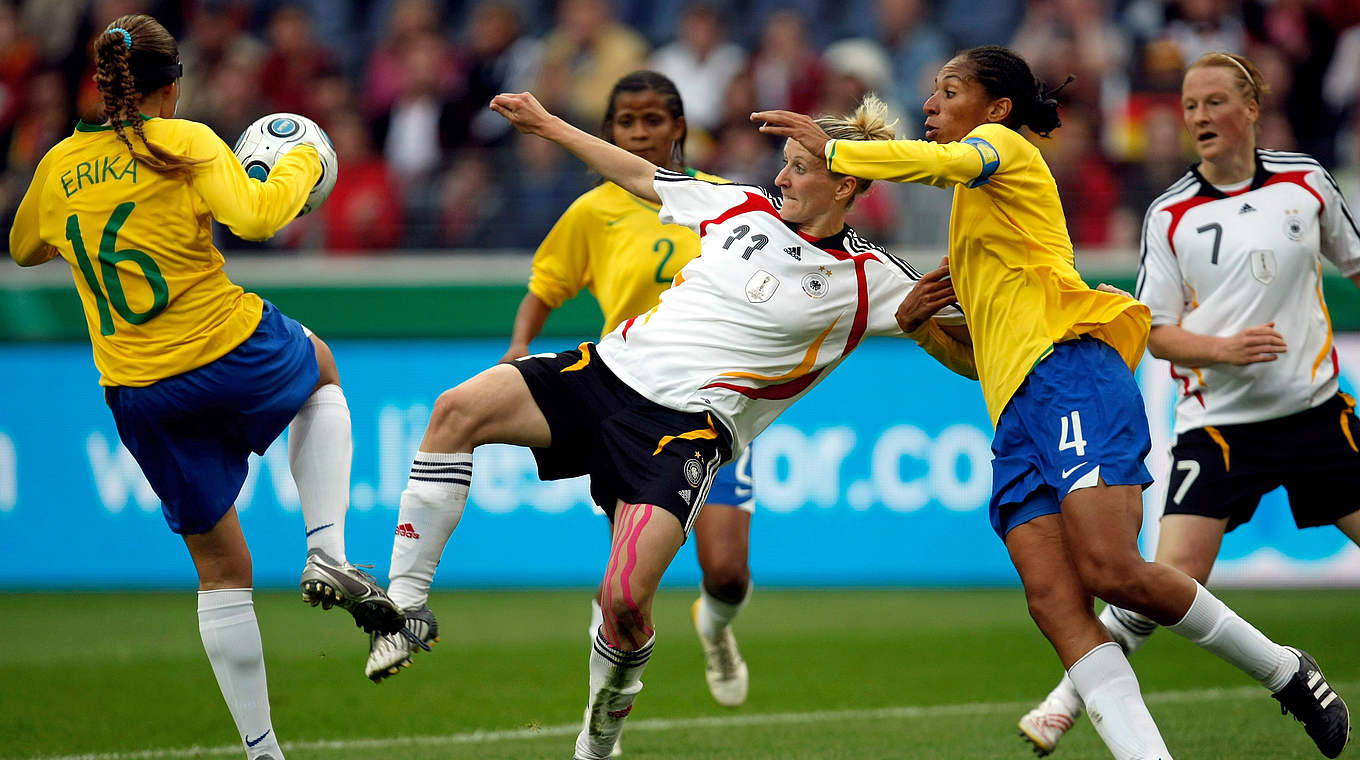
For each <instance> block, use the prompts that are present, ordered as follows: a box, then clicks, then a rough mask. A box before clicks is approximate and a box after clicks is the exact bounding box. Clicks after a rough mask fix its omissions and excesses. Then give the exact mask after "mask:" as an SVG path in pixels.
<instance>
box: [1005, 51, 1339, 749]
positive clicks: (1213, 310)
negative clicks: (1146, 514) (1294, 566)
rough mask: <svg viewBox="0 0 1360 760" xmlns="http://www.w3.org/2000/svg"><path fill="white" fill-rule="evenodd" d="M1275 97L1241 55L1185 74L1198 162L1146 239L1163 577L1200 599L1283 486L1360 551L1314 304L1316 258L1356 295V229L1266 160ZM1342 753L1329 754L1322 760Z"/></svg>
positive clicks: (1198, 64)
mask: <svg viewBox="0 0 1360 760" xmlns="http://www.w3.org/2000/svg"><path fill="white" fill-rule="evenodd" d="M1266 91H1267V90H1266V85H1265V83H1264V81H1263V80H1262V78H1261V75H1260V73H1259V72H1258V71H1257V70H1256V68H1255V66H1253V65H1252V63H1251V61H1250V60H1248V59H1246V58H1244V57H1242V56H1238V55H1230V54H1227V53H1208V54H1206V55H1204V56H1203V57H1201V58H1200V59H1199V60H1197V61H1195V62H1194V63H1193V64H1192V65H1191V66H1190V68H1189V70H1188V71H1187V72H1186V75H1185V81H1184V84H1183V87H1182V109H1183V115H1184V121H1185V128H1186V130H1187V131H1188V132H1189V133H1190V136H1191V137H1192V138H1194V141H1195V147H1196V150H1197V151H1198V153H1199V155H1200V158H1201V161H1200V163H1198V164H1196V165H1195V166H1192V167H1190V170H1189V171H1187V172H1186V174H1185V176H1183V177H1181V179H1179V180H1177V181H1176V182H1175V183H1174V184H1172V185H1171V187H1170V188H1168V189H1167V191H1166V192H1165V193H1164V194H1163V195H1162V196H1161V197H1159V198H1158V199H1157V200H1156V201H1154V202H1153V204H1152V206H1151V207H1150V208H1149V209H1148V212H1147V217H1146V220H1145V221H1144V224H1143V250H1142V260H1141V262H1140V265H1139V273H1138V286H1137V289H1138V293H1137V296H1138V299H1139V300H1141V301H1142V302H1144V303H1146V304H1147V305H1148V307H1149V308H1150V309H1151V312H1152V332H1151V335H1150V337H1149V339H1148V348H1149V349H1150V350H1151V351H1152V353H1153V355H1155V356H1157V357H1159V358H1162V359H1166V360H1168V361H1169V362H1170V363H1171V376H1172V378H1173V380H1174V382H1175V383H1176V387H1177V389H1178V390H1179V399H1178V400H1177V403H1176V426H1175V432H1176V442H1175V444H1174V445H1173V447H1172V449H1171V459H1172V466H1171V477H1170V480H1169V482H1168V487H1167V494H1166V504H1165V508H1164V510H1163V516H1162V520H1161V528H1160V535H1159V540H1158V543H1157V561H1158V562H1161V563H1164V564H1169V565H1171V566H1173V567H1176V568H1178V569H1180V570H1182V571H1184V572H1185V573H1186V574H1187V575H1190V576H1192V577H1194V578H1195V579H1196V580H1198V581H1199V582H1200V583H1204V582H1206V581H1207V579H1208V577H1209V571H1210V570H1211V569H1212V568H1213V565H1214V560H1215V558H1216V557H1217V555H1218V549H1219V545H1220V543H1221V542H1222V540H1223V534H1224V533H1225V532H1227V531H1230V530H1232V529H1234V528H1236V527H1237V526H1238V525H1241V524H1242V523H1244V522H1246V521H1248V520H1250V519H1251V517H1252V514H1253V513H1254V512H1255V510H1256V507H1257V505H1258V503H1259V502H1260V499H1261V497H1262V496H1263V495H1265V494H1266V493H1267V492H1268V491H1271V490H1274V489H1275V488H1277V487H1280V486H1284V488H1285V491H1286V492H1287V493H1288V495H1289V503H1290V507H1291V509H1292V510H1293V513H1294V521H1295V523H1296V524H1297V525H1298V526H1299V527H1300V528H1308V527H1314V526H1321V525H1331V524H1335V525H1336V526H1337V527H1338V528H1340V529H1341V530H1342V531H1343V532H1344V533H1345V534H1346V535H1347V536H1349V537H1350V538H1351V540H1353V541H1356V542H1357V543H1360V511H1357V504H1356V503H1355V501H1354V499H1353V498H1351V497H1345V496H1343V497H1342V498H1337V496H1338V494H1354V493H1357V492H1360V449H1357V442H1360V424H1357V422H1356V419H1355V411H1354V409H1355V402H1354V400H1353V399H1351V397H1350V396H1348V395H1346V394H1345V393H1342V392H1340V391H1339V390H1338V387H1337V367H1338V362H1337V355H1336V348H1335V347H1334V346H1333V345H1332V328H1331V321H1330V318H1329V316H1328V313H1327V305H1326V303H1325V302H1324V301H1323V298H1322V260H1323V259H1324V258H1325V259H1327V260H1329V261H1331V262H1332V263H1334V264H1336V266H1337V267H1339V268H1340V270H1341V272H1342V274H1344V275H1346V276H1347V277H1349V278H1350V279H1351V280H1353V281H1355V282H1356V284H1357V285H1360V230H1358V229H1357V227H1356V221H1355V217H1354V215H1353V214H1352V213H1351V211H1350V210H1349V209H1348V208H1347V207H1346V203H1345V201H1344V200H1343V199H1342V197H1341V193H1340V192H1339V190H1338V188H1337V186H1336V183H1335V181H1333V180H1332V177H1331V175H1329V174H1328V173H1327V171H1326V170H1325V169H1324V168H1323V167H1322V166H1321V165H1320V164H1319V163H1318V162H1317V161H1316V160H1314V159H1313V158H1311V157H1309V156H1307V155H1304V154H1302V153H1285V152H1281V151H1273V150H1263V149H1260V148H1257V147H1256V136H1255V132H1254V127H1255V123H1256V119H1257V115H1258V113H1259V109H1260V102H1261V97H1262V95H1263V94H1264V93H1265V92H1266ZM1281 442H1287V444H1288V445H1286V446H1283V447H1282V446H1281V445H1280V444H1281ZM1100 619H1101V621H1102V622H1103V623H1104V624H1105V627H1106V628H1107V629H1108V630H1109V631H1110V634H1111V635H1112V636H1113V637H1114V639H1115V640H1116V641H1117V642H1119V644H1120V645H1121V646H1122V647H1123V648H1124V649H1125V651H1126V652H1130V653H1132V652H1133V651H1134V650H1136V649H1138V647H1140V646H1141V645H1142V644H1143V642H1144V641H1146V640H1147V637H1148V636H1150V635H1151V634H1152V632H1153V630H1155V629H1156V627H1157V626H1156V623H1154V622H1152V621H1151V620H1149V619H1148V618H1146V617H1144V616H1142V615H1139V614H1137V613H1135V612H1131V611H1129V610H1124V609H1120V608H1118V607H1113V606H1110V607H1106V608H1105V610H1104V611H1103V612H1102V613H1101V615H1100ZM1319 686H1321V685H1319ZM1323 688H1325V687H1323ZM1327 695H1334V692H1330V691H1327V692H1324V696H1323V697H1322V698H1323V699H1326V698H1327ZM1336 701H1339V698H1336ZM1082 709H1083V705H1082V702H1081V698H1080V697H1079V696H1078V695H1077V693H1076V690H1075V689H1074V688H1073V687H1072V683H1071V680H1070V679H1068V678H1066V677H1064V678H1063V680H1062V682H1061V683H1060V684H1059V685H1058V687H1057V688H1056V689H1054V690H1053V692H1052V693H1051V694H1050V695H1049V696H1048V698H1047V699H1046V700H1045V701H1044V702H1043V703H1042V704H1041V705H1040V706H1038V707H1036V708H1035V709H1034V710H1032V711H1030V713H1029V714H1027V715H1026V716H1025V717H1024V718H1023V719H1021V721H1020V728H1021V731H1022V734H1023V735H1025V737H1026V738H1027V739H1028V740H1029V741H1031V742H1032V743H1033V744H1034V746H1035V748H1036V749H1037V750H1038V752H1039V754H1041V755H1044V754H1048V753H1049V752H1052V751H1053V749H1054V748H1055V747H1056V746H1057V743H1058V740H1059V739H1060V738H1061V737H1062V735H1063V733H1065V732H1066V731H1067V729H1068V728H1070V727H1071V726H1072V722H1073V721H1074V720H1075V719H1076V718H1077V717H1079V716H1080V715H1081V712H1082ZM1310 733H1311V732H1310ZM1344 746H1345V742H1344V737H1340V738H1339V739H1338V740H1337V741H1333V742H1332V743H1331V744H1329V745H1328V747H1329V748H1330V749H1329V748H1324V747H1323V745H1322V744H1319V747H1320V748H1322V749H1323V752H1324V754H1326V755H1327V756H1328V757H1335V756H1336V754H1335V753H1339V752H1340V749H1341V748H1342V747H1344Z"/></svg>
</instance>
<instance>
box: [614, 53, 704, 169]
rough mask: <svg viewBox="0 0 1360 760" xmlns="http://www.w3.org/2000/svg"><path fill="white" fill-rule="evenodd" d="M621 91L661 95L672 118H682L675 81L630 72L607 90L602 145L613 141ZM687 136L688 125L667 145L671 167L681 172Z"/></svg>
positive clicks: (682, 111)
mask: <svg viewBox="0 0 1360 760" xmlns="http://www.w3.org/2000/svg"><path fill="white" fill-rule="evenodd" d="M625 92H629V93H632V92H654V93H656V94H657V95H660V96H661V99H662V100H663V101H664V102H665V104H666V110H667V111H669V112H670V114H671V118H672V119H675V120H676V121H679V120H680V119H683V118H685V103H684V101H682V100H680V90H679V89H677V88H676V86H675V82H672V81H671V79H670V77H668V76H666V75H665V74H661V73H659V72H656V71H645V70H644V71H634V72H633V73H631V74H625V75H623V77H622V78H621V79H619V81H617V82H615V83H614V87H613V89H611V90H610V91H609V105H608V106H607V107H606V108H605V111H604V121H603V122H602V123H601V124H600V136H601V137H603V138H604V139H605V142H609V143H613V142H614V110H615V108H616V106H617V104H618V100H619V95H620V94H622V93H625ZM688 136H689V125H688V124H686V125H685V128H684V129H682V130H680V138H679V139H678V140H676V141H675V142H673V143H671V161H672V162H673V166H679V167H680V168H681V169H682V170H683V169H684V167H685V138H686V137H688ZM666 168H668V169H669V168H671V167H666Z"/></svg>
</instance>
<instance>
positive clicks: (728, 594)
mask: <svg viewBox="0 0 1360 760" xmlns="http://www.w3.org/2000/svg"><path fill="white" fill-rule="evenodd" d="M703 571H704V590H705V591H707V592H708V594H709V596H712V597H713V598H715V599H718V600H719V601H723V602H727V603H728V604H736V603H737V602H740V601H741V600H743V599H745V598H746V592H747V590H748V589H749V588H750V586H751V570H750V568H749V567H747V565H746V562H745V561H744V560H743V559H741V558H739V557H724V558H722V559H720V560H717V561H713V562H710V563H709V564H707V565H705V566H704V568H703Z"/></svg>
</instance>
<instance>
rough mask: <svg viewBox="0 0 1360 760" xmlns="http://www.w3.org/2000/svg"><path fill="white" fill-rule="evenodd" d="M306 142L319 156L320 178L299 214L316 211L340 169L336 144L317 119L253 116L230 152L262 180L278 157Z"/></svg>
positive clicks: (333, 184)
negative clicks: (254, 117)
mask: <svg viewBox="0 0 1360 760" xmlns="http://www.w3.org/2000/svg"><path fill="white" fill-rule="evenodd" d="M302 143H306V144H308V145H311V146H312V147H314V148H316V152H317V154H319V155H320V156H321V178H320V179H318V180H317V181H316V185H314V186H313V187H312V192H311V194H309V195H308V196H307V202H306V203H304V204H302V211H300V212H298V215H299V216H301V215H302V214H307V213H310V212H312V211H315V210H316V209H317V208H318V207H320V206H321V202H322V201H324V200H326V197H327V196H329V195H330V194H331V191H332V190H334V189H335V178H336V176H337V175H338V174H339V173H340V159H339V158H338V157H337V156H336V154H335V146H334V145H332V144H331V138H329V137H327V136H326V132H325V131H324V130H322V129H321V127H319V126H317V123H316V122H314V121H312V120H311V119H309V118H307V117H306V116H299V115H297V114H295V113H271V114H269V115H268V116H262V117H260V118H259V119H256V120H255V123H253V124H251V125H250V126H249V127H246V131H244V132H242V133H241V137H240V138H238V139H237V140H236V147H235V148H232V152H233V153H235V154H236V158H237V160H239V161H240V162H241V166H243V167H245V170H246V174H247V175H249V176H250V177H251V178H252V179H257V180H259V181H261V182H263V181H264V180H265V178H266V177H268V176H269V172H270V170H272V169H273V168H274V163H275V162H276V161H278V160H279V157H280V156H282V155H283V154H285V153H287V152H288V151H289V150H292V149H293V148H294V147H295V146H297V145H299V144H302Z"/></svg>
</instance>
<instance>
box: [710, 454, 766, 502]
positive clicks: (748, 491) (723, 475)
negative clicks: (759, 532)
mask: <svg viewBox="0 0 1360 760" xmlns="http://www.w3.org/2000/svg"><path fill="white" fill-rule="evenodd" d="M753 448H755V444H754V443H752V444H750V445H748V446H747V447H746V450H744V451H742V452H741V456H739V457H737V461H735V462H732V463H730V464H725V465H723V466H722V468H721V469H719V470H718V477H716V478H714V479H713V487H712V488H710V489H709V490H708V502H707V503H708V504H723V505H726V506H729V507H736V508H737V509H740V510H741V511H743V512H745V513H747V514H754V513H755V511H756V488H755V480H754V479H753V478H752V477H751V449H753Z"/></svg>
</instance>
